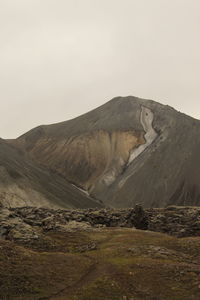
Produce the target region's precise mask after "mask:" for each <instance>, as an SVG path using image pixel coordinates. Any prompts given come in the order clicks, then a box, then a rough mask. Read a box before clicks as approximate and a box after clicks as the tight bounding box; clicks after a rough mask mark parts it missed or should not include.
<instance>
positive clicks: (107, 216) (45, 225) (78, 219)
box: [0, 205, 200, 242]
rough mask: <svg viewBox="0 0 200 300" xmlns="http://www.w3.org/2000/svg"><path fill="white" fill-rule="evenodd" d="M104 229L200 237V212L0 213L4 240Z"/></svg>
mask: <svg viewBox="0 0 200 300" xmlns="http://www.w3.org/2000/svg"><path fill="white" fill-rule="evenodd" d="M101 227H128V228H132V227H134V228H136V229H142V230H151V231H156V232H163V233H167V234H170V235H175V236H178V237H185V236H200V208H197V207H176V206H170V207H167V208H162V209H148V210H144V209H143V208H142V207H141V206H140V205H136V206H135V208H133V209H118V210H116V209H100V210H99V209H84V210H53V209H47V208H36V207H22V208H11V209H3V208H1V209H0V238H3V239H9V240H16V241H18V240H20V241H25V242H27V241H30V240H37V239H38V238H39V236H40V235H41V234H43V233H45V232H48V231H56V232H73V231H90V230H99V229H100V228H101Z"/></svg>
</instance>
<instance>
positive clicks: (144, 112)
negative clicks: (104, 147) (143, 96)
mask: <svg viewBox="0 0 200 300" xmlns="http://www.w3.org/2000/svg"><path fill="white" fill-rule="evenodd" d="M153 119H154V114H153V112H152V111H151V110H150V109H149V108H147V107H145V106H142V107H141V115H140V122H141V124H142V127H143V129H144V131H145V135H144V138H145V141H146V143H145V144H142V145H140V146H139V147H137V148H135V149H133V151H132V152H131V154H130V157H129V161H128V166H129V165H130V164H131V163H132V162H133V161H134V160H135V159H136V158H137V157H138V156H139V155H140V154H141V153H143V152H144V151H145V149H147V147H149V146H150V145H151V144H152V143H153V142H154V141H155V139H156V138H157V136H158V134H157V132H156V131H155V129H154V128H153ZM131 175H132V174H130V175H128V176H127V177H125V178H124V179H123V180H121V181H120V183H119V187H120V188H121V187H122V186H123V185H124V183H125V182H126V181H127V179H128V178H129V177H130V176H131Z"/></svg>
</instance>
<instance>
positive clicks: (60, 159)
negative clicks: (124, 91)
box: [13, 96, 200, 207]
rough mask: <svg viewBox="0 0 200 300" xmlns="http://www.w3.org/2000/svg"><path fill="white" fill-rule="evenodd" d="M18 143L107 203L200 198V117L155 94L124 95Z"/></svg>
mask: <svg viewBox="0 0 200 300" xmlns="http://www.w3.org/2000/svg"><path fill="white" fill-rule="evenodd" d="M13 143H14V144H15V145H17V146H18V147H19V148H20V149H23V151H25V152H26V153H28V154H29V155H30V156H31V157H32V159H34V160H35V161H36V162H39V163H41V164H43V165H44V166H46V167H48V168H51V169H52V170H55V171H56V172H58V173H59V174H61V175H62V176H63V177H64V178H65V179H66V180H67V181H69V182H71V183H73V184H75V185H76V186H78V187H81V188H82V189H84V190H86V191H87V192H89V194H90V195H92V196H94V197H95V198H98V199H101V200H103V201H104V202H105V204H107V205H111V206H114V207H131V206H133V205H134V204H135V203H137V202H141V203H142V204H143V205H144V206H145V207H151V206H157V207H162V206H165V205H167V204H181V205H200V180H199V178H200V161H199V155H198V153H199V149H200V122H199V121H198V120H195V119H193V118H190V117H188V116H186V115H184V114H181V113H179V112H177V111H175V110H174V109H173V108H171V107H169V106H165V105H161V104H159V103H157V102H154V101H151V100H144V99H139V98H136V97H131V96H130V97H124V98H123V97H117V98H114V99H112V100H111V101H109V102H108V103H106V104H104V105H102V106H101V107H99V108H97V109H95V110H93V111H91V112H89V113H87V114H84V115H82V116H80V117H78V118H75V119H73V120H70V121H66V122H62V123H58V124H53V125H48V126H40V127H37V128H35V129H33V130H31V131H29V132H28V133H26V134H24V135H23V136H21V137H19V138H18V139H17V140H16V141H14V142H13Z"/></svg>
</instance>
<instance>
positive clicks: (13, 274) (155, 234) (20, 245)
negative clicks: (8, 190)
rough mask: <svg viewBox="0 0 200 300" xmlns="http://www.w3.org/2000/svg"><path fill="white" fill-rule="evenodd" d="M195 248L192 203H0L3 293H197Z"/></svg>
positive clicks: (82, 296)
mask: <svg viewBox="0 0 200 300" xmlns="http://www.w3.org/2000/svg"><path fill="white" fill-rule="evenodd" d="M166 233H167V234H166ZM199 249H200V208H197V207H196V208H195V207H174V206H171V207H168V208H165V209H149V210H143V209H142V207H141V206H139V205H137V206H136V207H135V208H133V209H126V210H112V209H101V210H99V209H98V210H95V209H87V210H50V209H45V208H33V207H24V208H15V209H14V208H12V209H3V208H2V209H0V299H2V300H13V299H16V300H29V299H30V300H42V299H55V300H56V299H57V300H64V299H69V300H100V299H106V300H115V299H116V300H143V299H144V300H192V299H194V300H199V299H200V254H199Z"/></svg>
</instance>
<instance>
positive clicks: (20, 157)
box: [0, 139, 102, 208]
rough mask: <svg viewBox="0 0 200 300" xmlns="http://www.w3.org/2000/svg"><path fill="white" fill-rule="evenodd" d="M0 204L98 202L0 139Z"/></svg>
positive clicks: (89, 204)
mask: <svg viewBox="0 0 200 300" xmlns="http://www.w3.org/2000/svg"><path fill="white" fill-rule="evenodd" d="M0 205H3V206H7V207H16V206H27V205H29V206H46V207H57V208H58V207H63V208H77V207H79V208H83V207H99V206H102V205H101V204H100V203H98V202H96V201H95V200H93V199H91V198H90V197H88V196H87V195H85V194H84V193H83V192H81V191H79V190H78V189H77V188H76V187H73V186H72V185H70V184H69V183H68V182H66V180H65V179H63V178H62V177H60V176H59V175H57V174H56V173H55V172H52V171H50V170H48V169H46V168H44V167H41V166H39V165H38V164H37V163H36V162H34V163H33V162H32V161H31V160H30V159H28V157H25V156H24V154H23V153H22V152H21V151H20V150H19V149H16V148H15V147H13V146H12V145H9V144H8V143H7V142H5V141H4V140H2V139H0Z"/></svg>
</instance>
